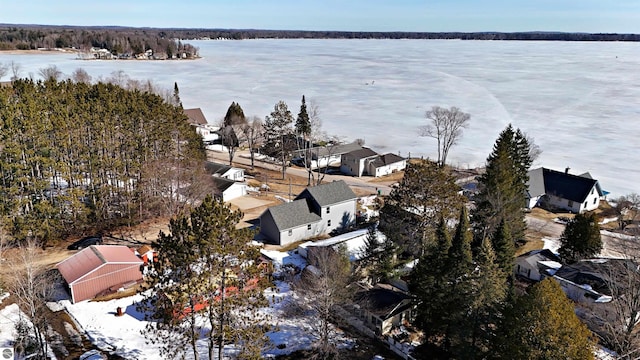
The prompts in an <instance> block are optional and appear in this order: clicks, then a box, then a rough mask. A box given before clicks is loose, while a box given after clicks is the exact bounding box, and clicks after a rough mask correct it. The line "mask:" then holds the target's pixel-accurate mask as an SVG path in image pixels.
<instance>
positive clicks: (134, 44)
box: [0, 24, 640, 58]
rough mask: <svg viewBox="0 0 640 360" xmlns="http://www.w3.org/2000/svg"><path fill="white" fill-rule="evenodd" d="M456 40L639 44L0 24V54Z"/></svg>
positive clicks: (558, 36)
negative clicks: (227, 43) (196, 43)
mask: <svg viewBox="0 0 640 360" xmlns="http://www.w3.org/2000/svg"><path fill="white" fill-rule="evenodd" d="M220 38H222V39H234V40H242V39H299V38H303V39H460V40H521V41H522V40H543V41H640V34H589V33H563V32H514V33H504V32H473V33H466V32H400V31H395V32H372V31H305V30H256V29H176V28H174V29H161V28H129V27H114V26H111V27H100V26H94V27H79V26H53V25H8V24H5V25H0V50H14V49H18V50H29V49H38V48H49V49H51V48H76V49H79V50H88V49H89V48H91V47H94V48H103V49H107V50H109V51H110V52H111V53H113V54H114V55H117V56H120V55H126V54H130V55H134V54H138V53H142V52H144V51H146V50H149V49H150V50H152V51H153V53H154V54H165V55H167V58H171V57H172V55H176V54H177V53H186V54H188V55H189V56H197V52H198V49H197V48H195V47H193V46H191V45H189V44H186V43H183V42H182V41H180V39H183V40H193V39H220Z"/></svg>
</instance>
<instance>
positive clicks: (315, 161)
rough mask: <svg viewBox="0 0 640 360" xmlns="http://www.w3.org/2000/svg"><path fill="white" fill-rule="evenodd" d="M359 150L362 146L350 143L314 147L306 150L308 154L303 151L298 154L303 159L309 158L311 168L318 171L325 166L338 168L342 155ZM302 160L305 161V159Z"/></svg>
mask: <svg viewBox="0 0 640 360" xmlns="http://www.w3.org/2000/svg"><path fill="white" fill-rule="evenodd" d="M360 149H362V146H360V145H358V144H357V143H351V144H341V145H333V146H332V145H327V146H314V147H312V148H311V149H309V150H307V152H308V154H305V151H304V150H302V151H299V152H298V153H299V155H300V157H301V158H303V159H304V158H306V157H308V156H310V159H311V168H312V169H318V168H324V167H327V166H339V165H340V164H341V160H342V155H343V154H346V153H348V152H351V151H355V150H360ZM304 160H305V161H307V159H304Z"/></svg>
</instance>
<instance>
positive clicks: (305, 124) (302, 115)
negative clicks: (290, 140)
mask: <svg viewBox="0 0 640 360" xmlns="http://www.w3.org/2000/svg"><path fill="white" fill-rule="evenodd" d="M295 129H296V133H297V134H300V135H302V136H304V137H305V138H306V137H307V136H308V135H309V134H310V133H311V122H310V120H309V114H308V113H307V103H306V101H305V99H304V95H302V103H301V104H300V112H299V113H298V118H297V119H296V124H295Z"/></svg>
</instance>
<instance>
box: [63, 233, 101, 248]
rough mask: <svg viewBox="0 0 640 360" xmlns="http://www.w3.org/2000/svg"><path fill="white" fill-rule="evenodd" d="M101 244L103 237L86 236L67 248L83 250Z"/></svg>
mask: <svg viewBox="0 0 640 360" xmlns="http://www.w3.org/2000/svg"><path fill="white" fill-rule="evenodd" d="M101 244H102V237H101V236H86V237H83V238H82V239H80V240H78V241H76V242H74V243H73V244H71V245H69V246H67V250H82V249H84V248H87V247H89V246H91V245H101Z"/></svg>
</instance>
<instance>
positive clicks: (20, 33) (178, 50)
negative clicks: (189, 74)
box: [0, 25, 198, 58]
mask: <svg viewBox="0 0 640 360" xmlns="http://www.w3.org/2000/svg"><path fill="white" fill-rule="evenodd" d="M42 48H45V49H53V48H74V49H78V50H81V51H88V50H90V49H91V48H97V49H107V50H109V51H110V52H111V53H112V54H113V55H116V56H122V55H130V56H135V55H136V54H141V53H144V52H145V51H147V50H152V51H153V54H162V55H166V56H163V58H173V57H174V56H177V55H179V56H177V57H180V58H182V57H187V58H192V57H197V56H198V48H196V47H194V46H192V45H190V44H185V43H182V42H181V41H179V40H177V38H176V37H175V36H170V35H168V34H167V33H166V32H164V31H162V30H157V29H138V28H98V27H62V26H36V25H28V26H13V25H0V50H36V49H42ZM124 57H128V56H124Z"/></svg>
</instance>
